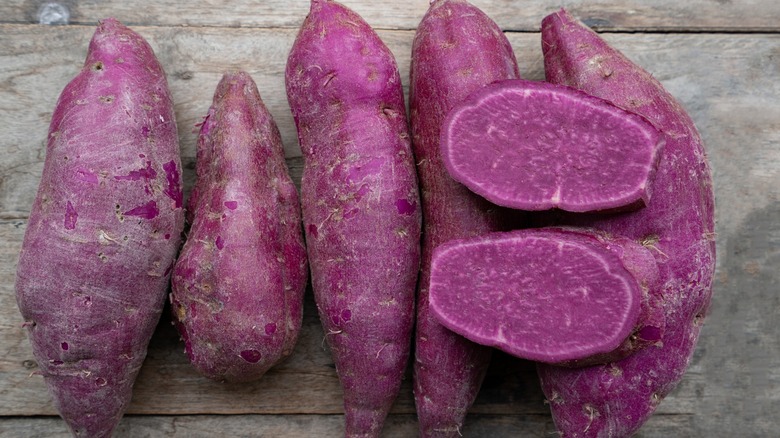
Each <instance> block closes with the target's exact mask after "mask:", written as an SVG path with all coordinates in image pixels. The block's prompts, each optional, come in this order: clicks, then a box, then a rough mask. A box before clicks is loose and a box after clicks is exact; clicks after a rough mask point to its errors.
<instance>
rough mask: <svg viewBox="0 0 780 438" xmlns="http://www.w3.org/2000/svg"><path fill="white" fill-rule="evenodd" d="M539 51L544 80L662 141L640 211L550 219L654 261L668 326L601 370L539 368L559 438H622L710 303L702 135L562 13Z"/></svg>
mask: <svg viewBox="0 0 780 438" xmlns="http://www.w3.org/2000/svg"><path fill="white" fill-rule="evenodd" d="M542 49H543V50H544V60H545V71H546V75H547V80H548V81H550V82H553V83H557V84H564V85H568V86H571V87H575V88H578V89H581V90H583V91H585V92H586V93H589V94H592V95H594V96H598V97H601V98H603V99H607V100H609V101H611V102H613V103H614V104H615V105H617V106H620V107H622V108H624V109H627V110H629V111H632V112H635V113H637V114H639V115H641V116H643V117H645V118H646V119H648V120H649V121H650V122H651V123H653V124H654V125H655V126H656V127H657V128H658V129H659V130H660V131H661V132H663V133H664V134H665V135H666V139H667V141H666V145H665V146H664V149H663V150H662V152H661V157H660V160H659V165H658V170H657V172H656V176H655V182H654V187H655V191H654V195H653V200H652V202H651V203H650V204H649V205H648V206H647V208H644V209H641V210H637V211H635V212H631V213H626V214H620V215H613V216H607V215H594V216H593V217H583V216H582V215H579V216H576V215H557V217H554V218H552V220H551V221H549V222H553V223H566V224H571V225H580V226H589V227H593V228H597V229H600V230H603V231H606V232H608V233H611V234H616V235H623V236H625V237H627V238H630V239H634V240H635V241H637V242H641V243H642V244H644V245H645V246H647V247H648V248H649V249H651V252H652V253H653V255H654V256H655V258H656V262H657V264H658V269H659V284H660V291H661V295H660V297H661V303H660V304H661V306H662V308H663V311H664V316H665V320H666V328H665V330H664V332H663V333H662V334H661V336H660V339H659V341H658V342H657V343H656V344H655V345H653V346H649V347H647V348H644V349H641V350H639V351H637V352H635V353H633V354H631V355H630V356H628V357H626V358H625V359H623V360H620V361H617V362H612V363H610V364H608V365H604V366H594V367H588V368H581V369H563V368H558V367H551V366H547V365H540V366H539V374H540V378H541V381H542V387H543V390H544V392H545V395H546V396H547V398H548V400H549V402H550V406H551V409H552V413H553V418H554V420H555V424H556V426H557V427H558V430H559V431H560V433H561V436H564V437H585V436H588V437H626V436H630V435H632V434H633V433H634V432H636V431H637V430H638V429H639V428H640V427H641V426H642V424H643V423H644V422H645V421H646V420H647V419H648V417H649V416H650V415H651V414H652V412H653V411H654V410H655V409H656V407H657V406H658V403H659V402H660V401H661V400H662V399H663V398H664V397H665V396H666V395H667V394H669V392H670V391H671V390H672V389H674V387H675V386H676V385H677V383H678V382H679V381H680V379H681V378H682V376H683V374H684V372H685V369H686V367H687V366H688V363H689V362H690V359H691V355H692V353H693V350H694V347H695V345H696V340H697V339H698V335H699V331H700V329H701V326H702V323H703V320H704V316H705V313H706V311H707V308H708V305H709V302H710V297H711V294H712V275H713V271H714V267H715V243H714V239H713V237H714V234H713V225H714V224H713V194H712V181H711V177H710V171H709V167H708V165H707V161H706V158H705V154H704V150H703V147H702V142H701V138H700V137H699V134H698V132H697V131H696V128H695V126H694V123H693V121H692V120H691V119H690V117H689V116H688V115H687V114H686V112H685V111H684V109H683V108H682V107H681V106H680V104H679V103H677V102H676V101H675V100H674V98H673V97H672V96H671V95H670V94H669V93H668V92H667V91H665V90H664V88H663V87H662V86H661V84H660V83H659V82H658V81H657V80H655V79H654V78H653V77H652V76H651V75H650V74H649V73H647V72H646V71H644V70H642V69H641V68H640V67H638V66H637V65H635V64H634V63H632V62H631V61H630V60H628V59H627V58H626V57H625V56H623V55H622V54H621V53H620V52H618V51H617V50H615V49H614V48H612V47H610V46H609V45H607V43H606V42H604V41H603V40H602V39H601V38H600V37H599V36H598V35H597V34H596V33H594V32H593V31H591V30H590V29H588V28H587V27H586V26H585V25H583V24H582V23H580V22H578V21H576V20H575V19H574V18H573V17H572V16H571V15H569V14H568V13H567V12H566V11H563V10H561V11H559V12H557V13H555V14H552V15H550V16H548V17H547V18H545V19H544V21H543V22H542Z"/></svg>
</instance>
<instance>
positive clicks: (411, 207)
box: [395, 199, 417, 216]
mask: <svg viewBox="0 0 780 438" xmlns="http://www.w3.org/2000/svg"><path fill="white" fill-rule="evenodd" d="M395 208H396V209H397V210H398V214H402V215H404V216H411V215H412V214H414V212H415V211H416V210H417V204H416V203H414V202H409V201H408V200H406V199H399V200H397V201H395Z"/></svg>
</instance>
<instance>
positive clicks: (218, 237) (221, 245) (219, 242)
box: [214, 236, 225, 249]
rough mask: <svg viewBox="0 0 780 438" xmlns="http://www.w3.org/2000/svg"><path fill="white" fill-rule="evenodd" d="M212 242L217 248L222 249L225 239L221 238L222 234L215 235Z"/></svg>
mask: <svg viewBox="0 0 780 438" xmlns="http://www.w3.org/2000/svg"><path fill="white" fill-rule="evenodd" d="M214 243H216V245H217V249H222V248H224V247H225V241H224V240H223V239H222V236H217V241H216V242H214Z"/></svg>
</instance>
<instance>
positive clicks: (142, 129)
mask: <svg viewBox="0 0 780 438" xmlns="http://www.w3.org/2000/svg"><path fill="white" fill-rule="evenodd" d="M149 131H150V129H149V127H148V126H143V127H142V128H141V133H142V134H143V135H144V137H146V138H149ZM141 158H143V157H141Z"/></svg>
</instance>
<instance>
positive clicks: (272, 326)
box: [265, 322, 276, 335]
mask: <svg viewBox="0 0 780 438" xmlns="http://www.w3.org/2000/svg"><path fill="white" fill-rule="evenodd" d="M274 333H276V323H274V322H269V323H268V324H266V325H265V334H267V335H272V334H274Z"/></svg>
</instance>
